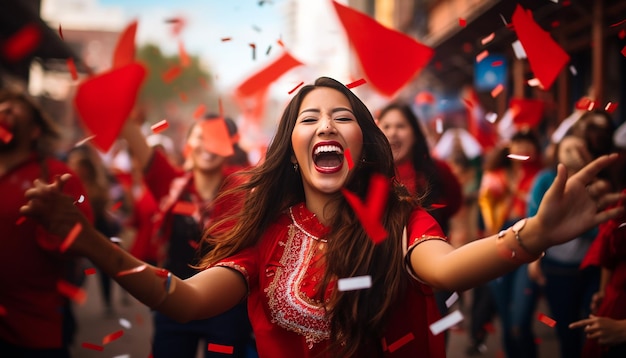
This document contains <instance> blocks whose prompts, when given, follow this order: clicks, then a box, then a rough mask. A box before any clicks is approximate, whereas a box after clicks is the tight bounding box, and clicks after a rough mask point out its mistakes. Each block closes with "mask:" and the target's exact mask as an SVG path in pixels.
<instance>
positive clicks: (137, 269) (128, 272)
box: [115, 265, 148, 277]
mask: <svg viewBox="0 0 626 358" xmlns="http://www.w3.org/2000/svg"><path fill="white" fill-rule="evenodd" d="M147 267H148V266H147V265H139V266H137V267H133V268H132V269H128V270H123V271H120V272H118V273H117V274H116V275H115V277H122V276H127V275H132V274H134V273H139V272H141V271H143V270H145V269H146V268H147Z"/></svg>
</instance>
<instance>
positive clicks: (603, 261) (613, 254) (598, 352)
mask: <svg viewBox="0 0 626 358" xmlns="http://www.w3.org/2000/svg"><path fill="white" fill-rule="evenodd" d="M622 205H623V203H622ZM624 222H626V215H622V216H621V217H620V218H617V219H613V220H610V221H608V222H606V223H604V224H602V225H600V228H599V232H598V236H597V237H596V241H594V246H595V245H598V253H599V261H600V265H601V266H602V267H605V268H607V269H609V270H611V271H612V274H611V278H610V280H609V282H608V283H607V285H606V287H605V290H604V299H603V300H602V303H601V304H600V307H598V311H597V312H596V314H595V315H596V316H598V317H610V318H614V319H618V320H623V319H626V227H621V228H620V225H621V224H622V223H624ZM619 347H620V349H622V350H625V351H626V344H622V345H620V346H619ZM606 349H607V348H606V346H601V345H599V344H598V341H597V340H595V339H588V340H587V341H586V342H585V347H584V349H583V357H590V358H591V357H594V358H595V357H601V356H602V355H603V353H606Z"/></svg>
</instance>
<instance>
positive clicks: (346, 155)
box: [343, 149, 354, 169]
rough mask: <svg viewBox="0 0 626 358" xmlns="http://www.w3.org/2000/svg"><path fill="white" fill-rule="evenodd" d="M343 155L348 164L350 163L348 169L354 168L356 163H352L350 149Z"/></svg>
mask: <svg viewBox="0 0 626 358" xmlns="http://www.w3.org/2000/svg"><path fill="white" fill-rule="evenodd" d="M343 155H344V157H345V158H346V162H348V169H352V168H354V162H353V161H352V155H351V154H350V149H346V150H345V151H344V152H343Z"/></svg>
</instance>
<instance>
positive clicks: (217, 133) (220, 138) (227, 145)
mask: <svg viewBox="0 0 626 358" xmlns="http://www.w3.org/2000/svg"><path fill="white" fill-rule="evenodd" d="M200 126H201V127H202V145H203V146H204V149H205V150H206V151H207V152H210V153H215V154H217V155H220V156H222V157H229V156H231V155H233V154H234V150H233V143H232V140H231V138H230V135H229V134H228V127H227V126H226V122H225V121H224V120H223V119H218V120H211V121H203V122H201V123H200Z"/></svg>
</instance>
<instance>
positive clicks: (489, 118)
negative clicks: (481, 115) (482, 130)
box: [485, 112, 498, 123]
mask: <svg viewBox="0 0 626 358" xmlns="http://www.w3.org/2000/svg"><path fill="white" fill-rule="evenodd" d="M485 119H486V120H487V122H489V123H496V120H497V119H498V114H497V113H494V112H489V113H487V114H486V115H485Z"/></svg>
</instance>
